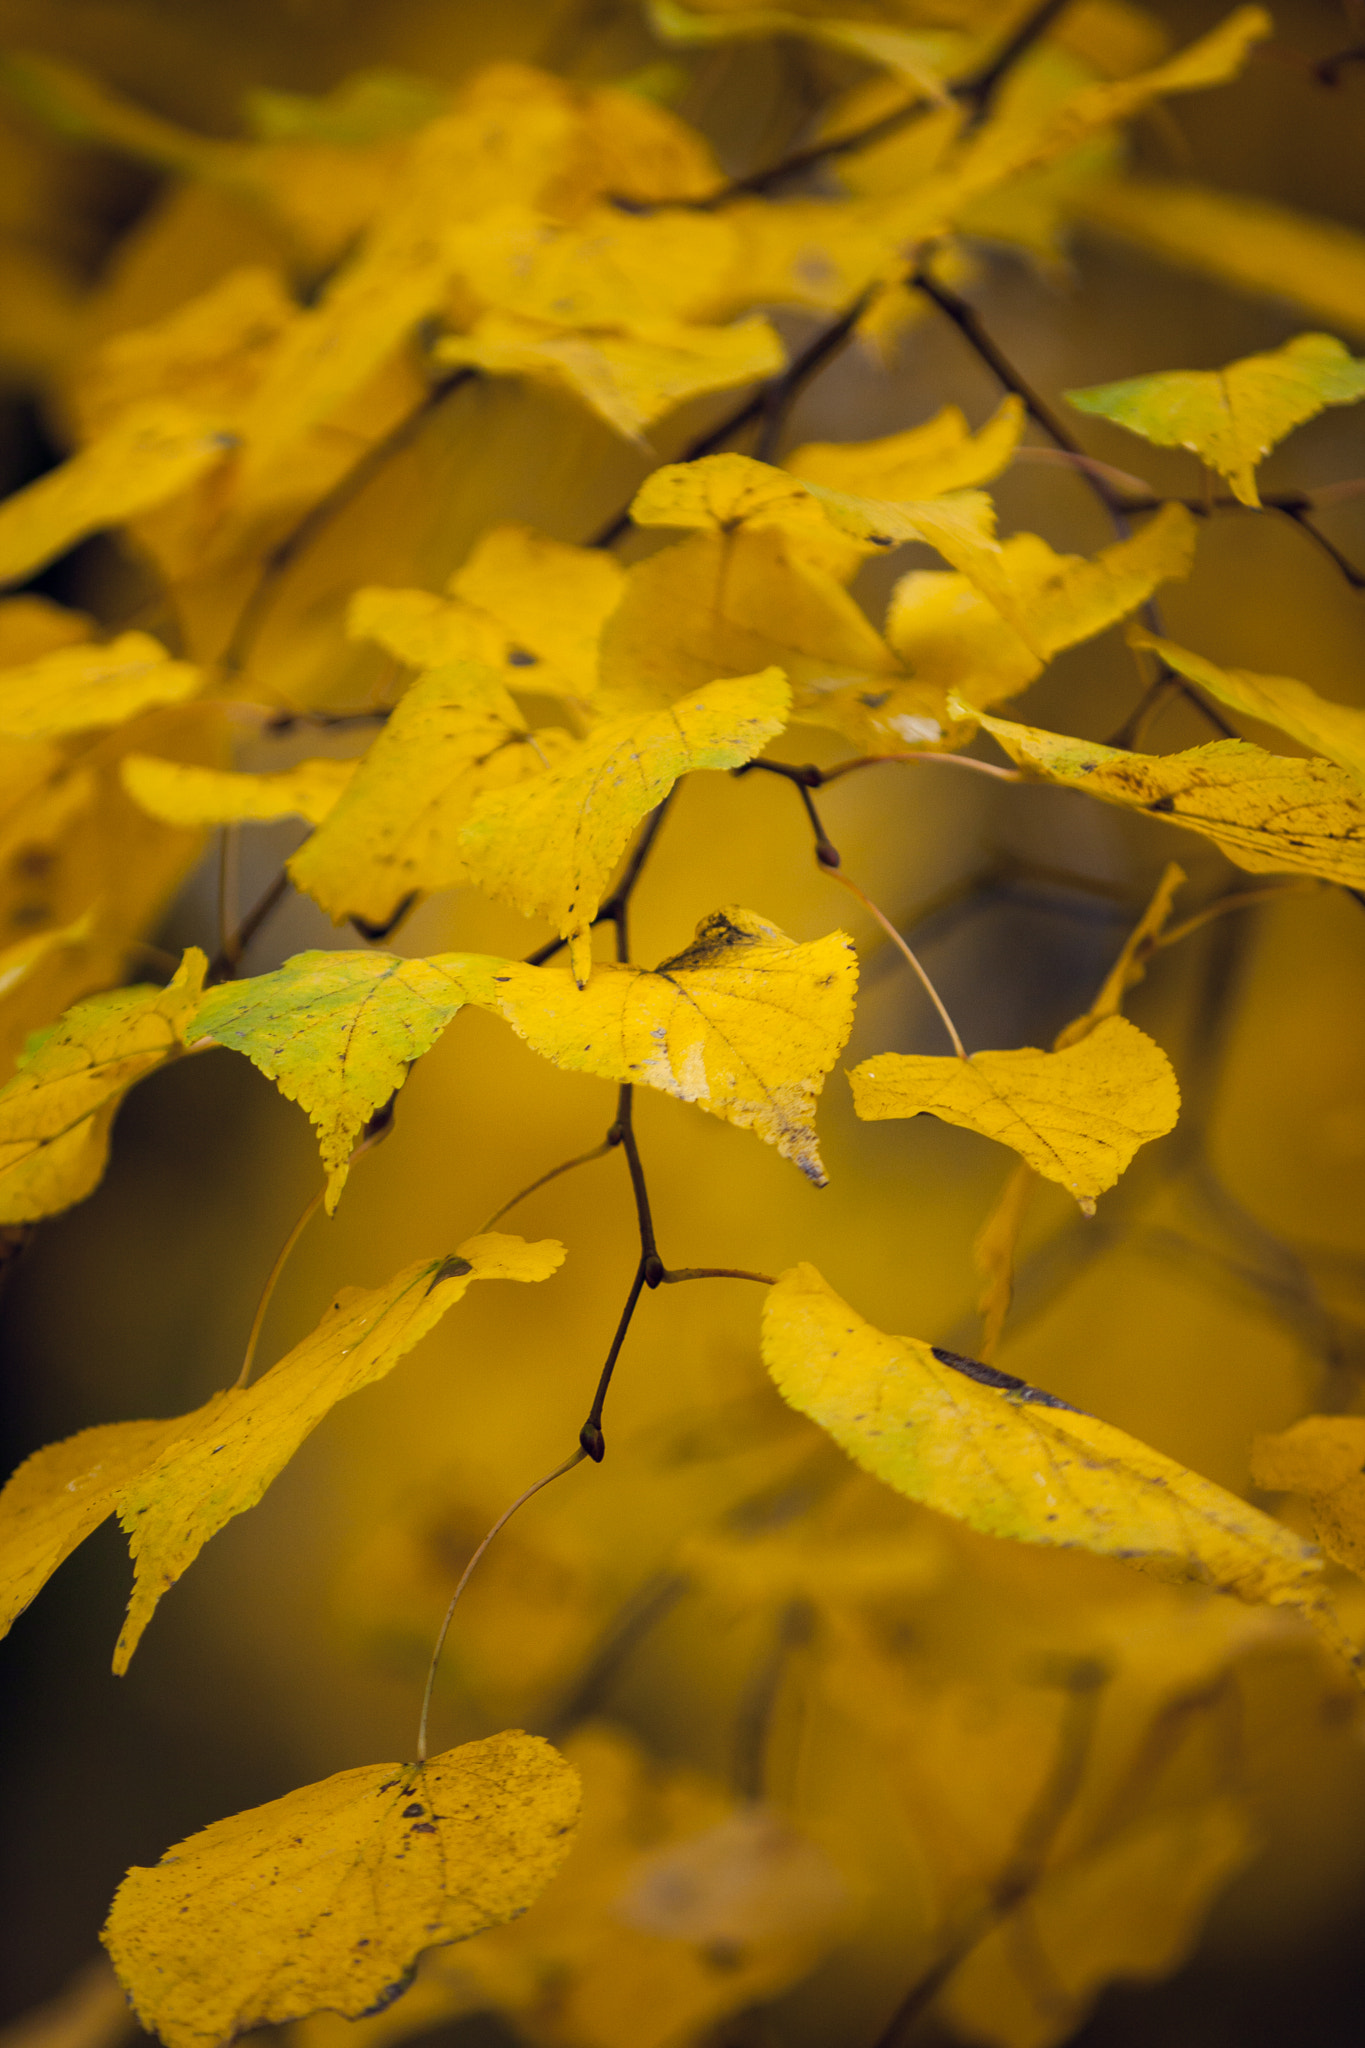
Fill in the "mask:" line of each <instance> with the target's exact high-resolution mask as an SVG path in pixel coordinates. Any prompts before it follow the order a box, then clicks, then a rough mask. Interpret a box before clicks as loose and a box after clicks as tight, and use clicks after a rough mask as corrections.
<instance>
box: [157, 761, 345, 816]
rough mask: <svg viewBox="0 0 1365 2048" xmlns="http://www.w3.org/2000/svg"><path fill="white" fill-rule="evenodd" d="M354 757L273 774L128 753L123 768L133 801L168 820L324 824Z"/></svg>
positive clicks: (305, 764) (308, 763)
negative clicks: (239, 771) (272, 820)
mask: <svg viewBox="0 0 1365 2048" xmlns="http://www.w3.org/2000/svg"><path fill="white" fill-rule="evenodd" d="M355 771H356V763H355V762H354V761H331V760H328V759H326V758H325V757H324V758H322V759H319V760H316V761H300V762H299V764H298V766H297V767H296V768H285V769H282V770H281V771H280V772H279V773H278V774H274V775H243V774H236V773H234V772H233V771H232V770H231V769H228V768H196V767H195V766H193V764H192V763H190V762H187V761H159V760H157V758H156V757H155V755H153V754H125V755H124V757H123V760H122V762H121V763H120V767H119V773H120V776H121V777H122V781H123V786H124V788H125V789H126V790H127V792H128V794H129V796H130V797H131V798H132V799H133V801H134V803H136V804H140V805H141V807H142V809H143V810H144V811H146V812H148V813H149V814H150V816H152V817H153V818H161V819H163V820H164V822H165V823H166V824H168V825H227V824H231V823H232V822H233V821H234V820H236V819H239V818H258V819H267V818H306V819H307V820H308V822H309V824H310V825H320V824H321V823H322V821H323V819H324V818H325V817H326V816H327V814H328V812H329V811H331V810H333V809H334V808H335V805H336V802H337V799H338V797H339V796H340V795H341V794H342V791H343V790H345V789H346V788H347V787H348V786H349V784H350V782H351V779H352V777H353V776H354V774H355Z"/></svg>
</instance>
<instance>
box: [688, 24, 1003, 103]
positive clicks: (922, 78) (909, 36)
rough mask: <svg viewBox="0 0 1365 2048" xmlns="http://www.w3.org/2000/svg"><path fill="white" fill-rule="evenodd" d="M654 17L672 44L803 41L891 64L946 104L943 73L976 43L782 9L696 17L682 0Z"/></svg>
mask: <svg viewBox="0 0 1365 2048" xmlns="http://www.w3.org/2000/svg"><path fill="white" fill-rule="evenodd" d="M649 18H650V21H651V23H652V25H653V27H654V30H655V32H656V34H658V35H660V36H662V37H664V38H665V39H666V40H667V41H668V42H671V43H683V44H688V43H719V42H729V41H745V42H750V41H756V40H763V39H766V38H767V37H769V36H801V37H804V38H806V39H808V40H809V41H811V42H815V43H822V44H824V45H825V46H826V47H827V48H829V49H832V50H841V51H843V52H844V53H845V54H846V55H848V56H853V57H861V58H862V59H863V61H864V62H865V63H868V64H882V65H885V67H886V69H887V70H888V71H891V72H894V73H895V75H896V76H897V77H898V78H903V79H906V80H908V81H909V83H910V84H912V85H916V86H918V87H919V89H920V91H921V92H923V93H924V94H925V95H926V97H927V98H929V99H933V100H940V101H941V100H943V99H945V98H946V93H945V91H944V86H943V78H942V75H941V74H942V73H943V72H944V71H945V70H947V69H948V68H949V67H953V68H956V69H960V68H961V66H962V64H963V63H964V62H965V61H966V59H967V57H968V56H969V54H970V52H971V49H972V43H971V40H970V39H969V38H968V37H966V36H964V35H962V34H960V33H955V32H954V31H953V30H951V29H938V30H933V29H929V30H922V31H920V32H918V33H916V32H914V31H912V30H910V29H903V28H894V27H892V26H890V25H889V24H883V23H881V22H876V21H845V20H842V19H840V18H839V16H837V15H829V16H825V15H811V14H799V13H796V12H795V11H794V10H789V9H786V8H779V7H741V8H727V9H726V10H725V11H724V12H723V13H711V12H707V13H703V14H694V13H693V12H692V11H691V9H690V8H687V7H684V6H682V5H681V4H680V0H649Z"/></svg>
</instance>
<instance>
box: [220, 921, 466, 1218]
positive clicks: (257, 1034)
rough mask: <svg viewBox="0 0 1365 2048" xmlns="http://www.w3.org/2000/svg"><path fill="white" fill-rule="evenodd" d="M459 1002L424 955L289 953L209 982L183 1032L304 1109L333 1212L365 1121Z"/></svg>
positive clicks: (432, 1041)
mask: <svg viewBox="0 0 1365 2048" xmlns="http://www.w3.org/2000/svg"><path fill="white" fill-rule="evenodd" d="M463 1000H464V999H463V997H462V996H461V995H460V994H459V993H458V991H457V990H456V989H455V987H454V986H453V984H452V983H451V981H450V979H449V977H448V976H446V975H445V974H443V973H442V972H441V971H440V968H439V967H438V966H436V965H435V964H434V963H433V962H431V961H429V960H402V959H398V958H396V957H395V956H394V955H393V954H392V953H344V952H337V953H323V952H314V953H296V954H295V955H294V957H293V959H292V960H286V962H285V963H284V965H283V967H279V968H276V970H275V972H274V973H273V974H261V975H257V976H255V977H254V978H252V979H250V980H247V981H229V982H224V983H222V984H221V985H220V986H219V987H218V988H215V989H211V990H210V991H209V993H208V995H207V996H206V997H205V998H204V1000H203V1002H202V1003H201V1004H200V1006H199V1009H198V1012H197V1014H196V1016H195V1019H194V1022H193V1024H192V1025H191V1027H190V1029H189V1032H188V1033H187V1039H188V1042H189V1043H190V1044H193V1045H203V1044H211V1045H226V1046H230V1047H231V1048H232V1050H233V1051H234V1052H240V1053H245V1055H246V1057H247V1058H248V1059H249V1060H251V1061H252V1062H253V1064H254V1065H256V1066H258V1067H259V1068H260V1070H261V1072H262V1073H263V1074H266V1075H268V1076H269V1078H270V1079H271V1080H272V1081H274V1082H275V1084H276V1085H277V1087H278V1088H279V1089H280V1092H281V1093H282V1094H284V1095H287V1096H288V1097H289V1099H290V1101H291V1102H297V1103H298V1104H299V1105H300V1107H301V1108H302V1109H304V1110H306V1111H307V1113H308V1115H309V1116H310V1117H311V1119H312V1121H313V1124H314V1125H315V1127H316V1129H317V1133H318V1138H319V1142H320V1144H321V1147H322V1163H323V1165H324V1167H325V1168H326V1170H327V1204H326V1206H327V1211H328V1214H329V1215H330V1214H331V1212H332V1211H333V1210H334V1209H335V1208H336V1205H337V1202H338V1201H339V1200H340V1197H341V1190H342V1188H343V1187H344V1186H345V1184H346V1176H347V1173H348V1171H349V1168H348V1164H347V1162H348V1160H349V1159H350V1156H351V1153H352V1151H353V1150H354V1148H355V1144H356V1140H357V1139H358V1138H359V1137H360V1134H361V1132H362V1131H363V1130H364V1127H365V1125H366V1124H367V1123H368V1122H369V1120H370V1118H371V1117H372V1116H373V1115H374V1114H375V1112H376V1110H379V1109H382V1108H383V1106H384V1104H385V1103H386V1102H387V1101H388V1100H389V1097H390V1096H391V1095H392V1094H393V1093H394V1091H395V1090H396V1089H398V1088H401V1087H402V1085H403V1083H404V1081H405V1080H406V1079H407V1076H408V1069H409V1067H410V1066H411V1065H412V1062H413V1061H414V1060H415V1059H419V1058H420V1057H421V1055H422V1054H423V1053H424V1052H427V1051H429V1050H430V1048H431V1047H432V1046H433V1045H434V1044H435V1042H436V1040H437V1039H438V1038H439V1037H440V1035H441V1033H442V1031H444V1029H445V1027H446V1025H447V1024H448V1023H449V1022H450V1020H451V1018H452V1017H453V1016H454V1015H455V1013H456V1011H457V1010H458V1009H459V1008H460V1005H461V1003H462V1001H463Z"/></svg>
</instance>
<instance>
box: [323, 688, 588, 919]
mask: <svg viewBox="0 0 1365 2048" xmlns="http://www.w3.org/2000/svg"><path fill="white" fill-rule="evenodd" d="M564 744H566V742H565V740H564V737H563V735H560V734H556V735H553V736H551V735H544V736H541V735H537V736H536V738H535V739H534V740H532V739H531V737H530V735H529V734H528V732H527V728H526V721H525V719H524V718H523V717H522V715H521V713H520V712H519V711H518V710H517V707H516V705H515V704H514V703H513V702H512V699H511V698H510V697H509V696H508V694H507V691H506V689H505V688H504V686H503V683H502V679H501V677H500V676H498V675H496V674H495V673H494V672H493V671H492V670H491V669H486V668H483V667H481V666H479V665H477V664H475V663H473V662H462V663H458V664H456V665H454V666H452V667H450V668H439V669H433V670H432V671H431V672H430V673H429V674H427V675H424V676H422V677H420V678H419V680H418V681H417V682H415V683H414V684H413V686H412V688H411V689H410V690H408V691H407V692H406V694H405V695H404V696H402V697H401V698H400V699H399V701H398V703H397V705H396V706H395V708H394V711H393V714H392V716H391V717H390V719H389V722H388V724H387V725H386V726H385V728H384V730H383V731H382V732H381V733H380V735H379V737H378V739H377V740H376V741H375V742H374V744H373V746H372V747H371V748H370V751H369V753H368V754H366V755H365V757H364V759H363V760H362V761H361V763H360V766H359V767H358V769H357V770H356V773H355V777H354V780H353V781H352V782H351V783H350V784H349V786H348V787H347V789H346V791H345V794H344V795H343V796H342V797H341V798H340V799H339V800H338V802H337V804H336V805H335V807H334V808H333V809H332V810H331V811H330V812H329V813H328V815H327V818H326V820H325V821H324V823H323V824H322V825H321V826H320V827H319V829H318V830H317V831H316V832H314V833H313V834H312V836H311V837H310V838H308V839H306V840H305V841H304V843H303V845H302V846H301V847H300V848H299V850H298V852H297V853H295V854H294V855H292V856H291V858H290V861H289V873H290V875H291V876H292V878H293V880H294V881H295V882H296V883H297V884H298V886H299V888H300V889H306V890H307V892H308V894H309V895H310V896H312V897H313V898H314V899H315V900H316V901H317V902H318V903H320V904H321V905H322V907H323V909H324V910H325V911H326V912H327V913H328V915H329V916H330V917H331V919H332V921H333V923H335V924H340V923H341V922H342V920H343V919H344V918H347V917H359V918H363V919H364V920H365V921H366V922H367V923H370V924H374V925H376V926H384V925H387V924H388V923H389V922H390V920H391V919H392V918H393V916H394V913H395V912H396V911H397V909H398V907H399V905H400V904H401V903H402V902H403V900H404V898H405V897H408V896H411V895H413V894H415V893H418V892H426V891H428V890H431V889H447V888H450V887H452V886H453V885H454V884H455V883H456V882H462V881H464V880H466V879H467V870H466V866H465V860H464V854H463V852H462V850H461V847H460V839H459V834H460V828H461V826H462V825H463V824H464V822H465V819H466V818H467V817H468V816H469V813H470V810H471V809H472V807H473V803H474V800H475V798H476V797H478V796H480V795H482V793H483V792H484V791H485V790H487V789H499V788H506V787H507V786H508V785H509V784H511V783H515V782H519V781H521V780H522V778H523V777H524V776H527V775H534V774H536V773H537V771H538V770H540V769H541V768H543V767H544V766H545V765H546V762H547V759H549V758H550V756H551V752H552V750H556V749H558V748H560V747H562V746H563V745H564Z"/></svg>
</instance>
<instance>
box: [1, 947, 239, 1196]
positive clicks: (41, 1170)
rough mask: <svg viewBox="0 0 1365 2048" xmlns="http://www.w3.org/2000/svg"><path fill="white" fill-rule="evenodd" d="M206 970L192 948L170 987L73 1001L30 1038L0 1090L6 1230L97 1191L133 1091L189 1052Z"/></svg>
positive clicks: (124, 990)
mask: <svg viewBox="0 0 1365 2048" xmlns="http://www.w3.org/2000/svg"><path fill="white" fill-rule="evenodd" d="M207 967H208V962H207V960H206V959H205V957H204V955H203V954H202V953H201V952H200V951H199V949H198V947H197V946H191V947H190V948H189V949H188V951H187V952H186V954H185V957H184V959H183V961H182V962H181V964H180V968H179V971H178V972H177V974H176V976H175V979H174V980H173V981H172V982H171V983H170V984H169V986H167V987H166V988H164V989H163V988H151V987H145V986H141V987H135V988H121V989H115V990H113V991H112V992H111V993H110V994H108V995H102V996H92V997H90V999H89V1000H88V1001H87V1002H83V1003H77V1004H76V1005H75V1007H74V1009H70V1010H68V1011H67V1012H66V1014H65V1016H63V1017H60V1018H59V1019H58V1020H57V1022H56V1023H55V1024H51V1025H49V1026H48V1027H47V1029H46V1030H44V1031H41V1032H38V1033H36V1034H35V1035H34V1037H32V1038H31V1039H30V1040H29V1043H28V1045H27V1047H26V1048H25V1050H24V1052H23V1054H22V1056H21V1058H20V1061H19V1070H18V1072H17V1073H16V1074H15V1076H14V1078H13V1080H12V1081H10V1082H8V1083H7V1084H6V1086H5V1087H4V1088H0V1223H28V1222H32V1221H33V1220H35V1219H36V1218H37V1217H39V1216H51V1215H53V1214H54V1213H55V1212H56V1211H57V1210H58V1209H66V1208H69V1207H70V1205H71V1204H72V1203H73V1202H80V1201H83V1200H84V1199H85V1197H86V1196H87V1195H88V1194H89V1193H90V1192H91V1191H92V1189H93V1188H94V1187H95V1186H96V1185H97V1184H98V1182H99V1179H100V1176H101V1174H102V1173H103V1172H104V1164H105V1161H106V1159H107V1158H108V1156H109V1133H110V1129H111V1126H112V1124H113V1121H114V1117H115V1114H116V1113H117V1110H118V1107H119V1104H120V1103H121V1102H122V1100H123V1098H124V1096H125V1095H126V1094H127V1092H128V1090H129V1089H130V1088H131V1087H132V1085H133V1083H134V1082H135V1081H140V1080H142V1079H143V1077H144V1076H145V1075H147V1074H150V1073H152V1072H154V1071H155V1069H156V1068H157V1067H161V1066H164V1065H165V1064H166V1062H167V1060H171V1059H175V1058H176V1057H177V1056H178V1055H179V1054H180V1053H181V1052H182V1051H183V1050H184V1031H185V1027H186V1026H187V1024H188V1023H189V1021H190V1019H191V1018H192V1017H193V1015H194V1011H195V1006H196V1004H197V1003H198V1000H199V994H200V990H201V988H202V986H203V980H204V974H205V971H206V969H207Z"/></svg>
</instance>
